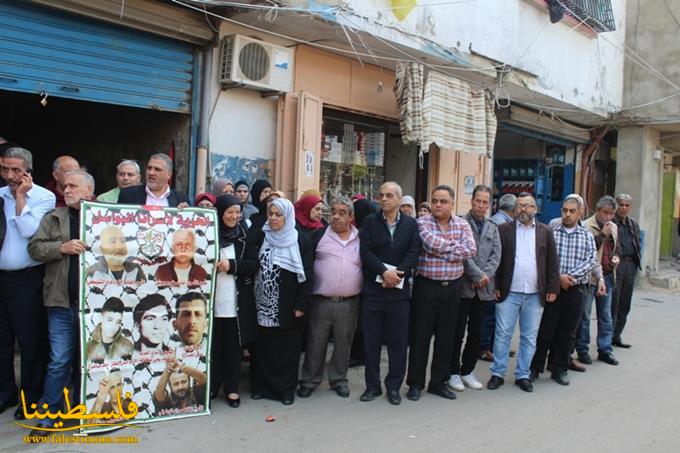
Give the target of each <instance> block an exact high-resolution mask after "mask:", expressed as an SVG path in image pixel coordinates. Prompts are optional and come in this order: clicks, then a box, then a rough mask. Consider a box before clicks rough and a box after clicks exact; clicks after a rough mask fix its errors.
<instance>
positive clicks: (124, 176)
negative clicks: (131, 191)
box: [97, 159, 142, 203]
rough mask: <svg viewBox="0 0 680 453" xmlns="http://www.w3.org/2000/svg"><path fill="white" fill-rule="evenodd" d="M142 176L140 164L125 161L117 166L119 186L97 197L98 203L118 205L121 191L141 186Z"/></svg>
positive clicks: (128, 160) (134, 161)
mask: <svg viewBox="0 0 680 453" xmlns="http://www.w3.org/2000/svg"><path fill="white" fill-rule="evenodd" d="M141 180H142V175H141V170H140V169H139V164H138V163H137V161H136V160H130V159H123V160H122V161H120V163H119V164H118V165H117V166H116V182H117V183H118V185H117V186H116V187H114V188H113V189H111V190H109V191H108V192H104V193H103V194H101V195H99V196H98V197H97V201H103V202H105V203H117V202H118V196H119V195H120V189H125V188H126V187H132V186H138V185H139V184H141Z"/></svg>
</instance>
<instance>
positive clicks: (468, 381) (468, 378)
mask: <svg viewBox="0 0 680 453" xmlns="http://www.w3.org/2000/svg"><path fill="white" fill-rule="evenodd" d="M460 380H462V381H463V384H465V385H466V386H467V387H470V388H471V389H474V390H481V389H483V388H484V386H483V385H482V383H481V382H479V381H478V380H477V377H475V374H474V373H470V374H466V375H465V376H461V378H460Z"/></svg>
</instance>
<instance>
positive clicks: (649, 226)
mask: <svg viewBox="0 0 680 453" xmlns="http://www.w3.org/2000/svg"><path fill="white" fill-rule="evenodd" d="M658 142H659V131H658V130H656V129H653V128H651V127H623V128H621V129H619V137H618V148H617V157H616V160H617V165H616V193H617V194H619V193H627V194H630V195H631V196H632V197H633V209H632V215H633V217H635V218H637V219H638V220H639V221H640V228H641V229H642V230H644V232H645V243H644V256H643V258H642V268H643V270H651V271H655V270H656V269H657V266H658V261H659V243H660V230H661V226H660V222H659V213H660V212H661V200H662V176H663V172H662V166H663V162H662V161H660V160H659V161H657V160H654V150H655V149H656V147H657V143H658Z"/></svg>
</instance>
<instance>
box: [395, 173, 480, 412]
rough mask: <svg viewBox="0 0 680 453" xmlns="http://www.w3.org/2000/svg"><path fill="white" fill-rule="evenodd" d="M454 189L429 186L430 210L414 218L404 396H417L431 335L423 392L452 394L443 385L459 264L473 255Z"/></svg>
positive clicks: (457, 300) (448, 365)
mask: <svg viewBox="0 0 680 453" xmlns="http://www.w3.org/2000/svg"><path fill="white" fill-rule="evenodd" d="M454 199H455V194H454V191H453V189H452V188H451V187H450V186H446V185H440V186H437V187H435V188H434V190H433V191H432V200H431V206H432V214H431V215H427V216H423V217H420V218H419V219H418V230H419V231H420V239H421V241H422V243H423V247H422V250H421V252H420V256H419V257H418V265H417V268H416V279H415V284H414V287H413V303H412V308H411V326H412V339H411V349H410V352H409V365H408V377H407V379H406V383H407V384H408V386H409V390H408V393H407V394H406V397H407V398H408V399H410V400H412V401H417V400H418V399H420V393H421V391H422V389H423V388H424V387H425V369H426V367H427V358H428V357H429V352H430V341H431V340H432V335H433V334H434V335H435V341H434V352H433V355H432V366H431V370H430V383H429V385H428V389H427V391H428V392H429V393H432V394H434V395H437V396H441V397H442V398H446V399H450V400H453V399H456V395H455V394H454V393H453V392H452V391H451V390H449V389H448V388H447V386H446V382H447V380H448V379H449V374H450V371H451V356H452V355H453V342H454V337H455V330H456V320H457V316H458V306H459V304H460V285H461V277H462V276H463V263H464V262H465V260H467V259H468V258H471V257H473V256H475V254H476V253H477V246H476V244H475V239H474V236H473V234H472V229H471V228H470V225H469V224H468V223H467V222H466V221H465V220H463V219H462V218H460V217H457V216H456V215H454V214H453V213H452V211H453V201H454Z"/></svg>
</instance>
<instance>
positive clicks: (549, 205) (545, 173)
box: [493, 146, 574, 223]
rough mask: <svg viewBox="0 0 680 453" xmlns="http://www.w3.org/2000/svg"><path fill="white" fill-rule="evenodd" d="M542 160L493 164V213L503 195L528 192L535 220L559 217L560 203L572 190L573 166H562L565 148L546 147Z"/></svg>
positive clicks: (497, 161) (514, 160) (513, 160)
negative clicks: (534, 206)
mask: <svg viewBox="0 0 680 453" xmlns="http://www.w3.org/2000/svg"><path fill="white" fill-rule="evenodd" d="M546 156H547V157H546V158H545V159H542V160H541V159H497V160H495V161H494V186H493V192H494V210H495V209H497V207H498V199H499V198H500V197H501V196H502V195H503V194H506V193H512V194H515V195H518V194H520V193H522V192H529V193H531V194H533V195H534V197H535V198H536V205H537V208H538V209H537V213H536V218H537V219H538V220H539V221H540V222H543V223H548V222H550V220H551V219H553V218H555V217H559V216H560V209H561V207H562V200H563V199H564V197H565V196H566V195H568V194H570V193H572V192H573V190H574V166H573V165H571V164H569V165H565V152H564V147H561V146H555V147H552V146H548V147H547V150H546Z"/></svg>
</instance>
